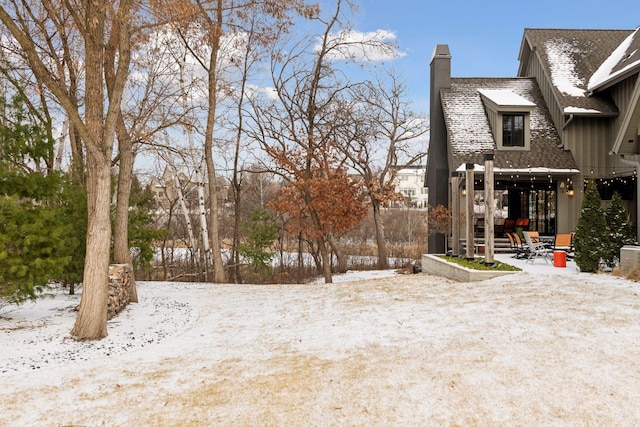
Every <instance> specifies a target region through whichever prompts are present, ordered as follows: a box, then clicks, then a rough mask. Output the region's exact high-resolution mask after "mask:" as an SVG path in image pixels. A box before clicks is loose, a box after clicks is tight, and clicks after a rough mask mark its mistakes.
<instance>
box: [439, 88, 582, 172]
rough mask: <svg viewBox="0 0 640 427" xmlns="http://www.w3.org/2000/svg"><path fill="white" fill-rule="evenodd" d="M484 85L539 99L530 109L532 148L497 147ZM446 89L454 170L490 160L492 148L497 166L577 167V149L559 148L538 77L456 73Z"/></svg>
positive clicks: (444, 100) (445, 106)
mask: <svg viewBox="0 0 640 427" xmlns="http://www.w3.org/2000/svg"><path fill="white" fill-rule="evenodd" d="M480 90H484V91H487V90H489V91H493V90H507V91H511V92H513V93H514V94H515V95H518V96H519V97H522V98H524V100H526V101H529V102H531V103H533V104H535V107H533V108H532V109H531V113H530V130H531V132H530V134H531V148H530V150H529V151H516V150H496V148H497V146H496V142H495V140H494V138H493V133H492V132H491V126H490V124H489V119H488V118H487V115H486V112H485V108H484V104H483V102H482V99H481V96H480V92H479V91H480ZM492 93H495V92H492ZM440 95H441V99H442V110H443V112H444V118H445V125H446V127H447V135H448V139H449V146H450V155H451V159H452V161H453V165H452V166H453V169H454V170H455V169H457V168H458V167H459V166H460V165H462V164H464V163H476V164H484V154H485V153H488V152H493V153H494V165H495V167H496V168H500V169H504V170H525V169H532V168H544V169H545V170H546V169H552V170H553V169H555V170H576V169H577V166H576V163H575V160H574V159H573V156H571V153H569V152H568V151H566V150H564V149H562V148H559V145H560V137H559V135H558V132H557V131H556V129H555V127H554V125H553V122H552V120H551V116H550V114H549V111H548V110H547V108H546V106H545V103H544V100H543V98H542V93H541V92H540V88H539V87H538V85H537V83H536V81H535V79H533V78H452V79H451V88H450V89H445V90H442V91H441V93H440Z"/></svg>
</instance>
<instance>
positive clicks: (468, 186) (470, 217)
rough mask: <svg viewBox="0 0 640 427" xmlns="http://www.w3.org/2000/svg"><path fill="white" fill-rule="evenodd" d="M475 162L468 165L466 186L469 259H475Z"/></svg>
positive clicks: (467, 255)
mask: <svg viewBox="0 0 640 427" xmlns="http://www.w3.org/2000/svg"><path fill="white" fill-rule="evenodd" d="M473 167H474V166H473V163H467V165H466V171H465V173H466V177H465V183H464V185H465V188H466V189H467V254H466V257H467V259H473V258H474V256H473V250H474V241H473V202H474V201H475V196H474V194H473V184H474V181H473Z"/></svg>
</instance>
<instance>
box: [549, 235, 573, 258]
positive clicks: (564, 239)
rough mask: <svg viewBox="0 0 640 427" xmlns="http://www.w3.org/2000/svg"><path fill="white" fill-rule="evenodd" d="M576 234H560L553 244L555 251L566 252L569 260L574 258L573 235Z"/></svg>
mask: <svg viewBox="0 0 640 427" xmlns="http://www.w3.org/2000/svg"><path fill="white" fill-rule="evenodd" d="M574 234H575V233H559V234H556V238H555V240H554V242H553V250H554V251H565V252H566V253H567V258H573V256H574V253H573V235H574Z"/></svg>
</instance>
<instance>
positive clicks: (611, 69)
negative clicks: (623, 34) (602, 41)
mask: <svg viewBox="0 0 640 427" xmlns="http://www.w3.org/2000/svg"><path fill="white" fill-rule="evenodd" d="M638 69H640V27H638V28H636V30H635V31H634V32H632V33H631V34H629V35H628V36H627V38H626V39H624V40H623V41H622V43H620V44H619V45H618V47H617V48H616V49H615V50H614V51H613V52H612V53H611V55H609V57H608V58H607V59H605V60H604V62H603V63H602V65H600V67H599V68H598V69H597V70H596V72H595V73H594V74H593V75H592V76H591V79H589V86H588V89H589V91H590V92H593V91H596V90H599V89H604V88H606V87H608V86H610V85H612V84H613V83H615V82H616V81H618V80H620V79H622V78H624V77H625V76H627V75H628V74H630V73H633V72H637V71H638Z"/></svg>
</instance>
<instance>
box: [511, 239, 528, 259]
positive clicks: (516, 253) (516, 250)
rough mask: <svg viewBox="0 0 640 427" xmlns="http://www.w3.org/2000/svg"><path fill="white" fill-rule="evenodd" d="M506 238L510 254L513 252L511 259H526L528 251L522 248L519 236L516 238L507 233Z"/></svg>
mask: <svg viewBox="0 0 640 427" xmlns="http://www.w3.org/2000/svg"><path fill="white" fill-rule="evenodd" d="M507 238H508V239H509V245H510V246H511V252H513V256H512V257H511V258H516V259H522V258H526V256H527V252H528V250H527V248H524V247H523V246H522V240H520V236H518V235H517V234H516V233H507Z"/></svg>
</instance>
